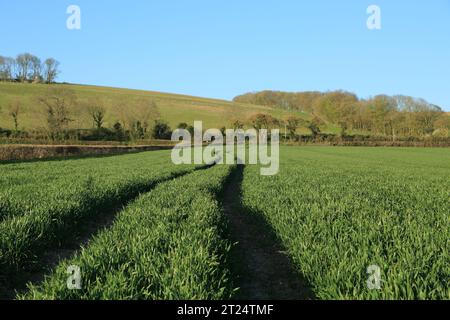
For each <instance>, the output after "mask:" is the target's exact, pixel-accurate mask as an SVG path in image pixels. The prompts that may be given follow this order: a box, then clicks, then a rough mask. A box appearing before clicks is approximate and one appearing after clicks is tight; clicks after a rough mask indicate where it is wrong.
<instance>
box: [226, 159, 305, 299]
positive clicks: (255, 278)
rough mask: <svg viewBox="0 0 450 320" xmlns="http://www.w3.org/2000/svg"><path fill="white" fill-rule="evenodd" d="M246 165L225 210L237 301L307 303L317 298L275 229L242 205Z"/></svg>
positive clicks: (230, 188)
mask: <svg viewBox="0 0 450 320" xmlns="http://www.w3.org/2000/svg"><path fill="white" fill-rule="evenodd" d="M243 174H244V166H238V167H237V169H236V170H235V171H234V172H233V173H232V175H231V176H230V178H229V181H228V183H227V186H226V187H225V190H224V194H223V207H224V211H225V214H226V216H227V217H228V219H229V227H228V228H229V234H230V238H231V240H232V241H233V243H235V245H234V247H233V248H232V251H231V261H230V264H231V266H230V267H231V271H232V273H233V277H234V282H235V286H238V287H239V291H238V293H237V296H236V299H245V300H247V299H250V300H267V299H274V300H304V299H314V295H313V293H312V291H311V289H310V285H309V284H308V282H307V281H306V280H305V279H304V278H303V277H302V276H301V275H300V274H299V273H298V272H297V271H296V270H295V269H294V268H293V266H292V263H291V261H290V258H289V257H288V256H287V255H286V253H285V251H284V249H283V247H282V245H281V244H280V242H279V240H278V239H277V237H276V235H275V233H274V230H273V229H272V227H271V226H270V225H268V224H267V222H266V221H265V219H264V218H263V216H262V215H261V214H260V213H257V212H251V211H250V210H248V209H247V208H245V207H244V206H243V205H242V203H241V197H242V196H241V195H242V187H241V185H242V179H243Z"/></svg>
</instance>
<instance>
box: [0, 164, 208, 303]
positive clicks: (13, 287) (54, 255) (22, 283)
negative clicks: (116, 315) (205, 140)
mask: <svg viewBox="0 0 450 320" xmlns="http://www.w3.org/2000/svg"><path fill="white" fill-rule="evenodd" d="M213 166H214V164H213V165H205V166H202V167H198V168H196V169H194V170H193V171H187V172H181V173H175V174H173V175H172V176H171V177H169V178H166V179H162V180H160V181H158V182H156V183H152V184H149V185H148V187H147V188H146V189H145V190H141V192H140V193H139V194H136V195H133V196H132V197H130V198H129V199H127V200H126V201H124V202H123V203H120V204H116V205H114V206H113V207H110V208H106V209H105V210H104V211H103V212H99V213H98V214H95V215H92V216H89V217H88V218H85V219H83V220H82V221H81V222H79V225H78V230H77V232H76V233H75V234H69V235H68V237H67V238H66V239H64V241H62V242H61V243H57V244H55V245H54V246H52V247H49V248H48V249H47V250H46V252H45V253H44V254H43V255H40V256H39V257H37V258H38V264H37V266H38V267H37V268H35V269H33V270H21V271H18V276H17V277H15V278H14V279H9V280H7V279H6V278H5V277H0V300H12V299H14V298H15V297H16V294H17V293H20V292H24V291H26V286H27V284H28V283H33V284H39V283H41V282H42V281H43V280H44V278H45V276H46V275H48V274H50V273H51V272H52V270H53V269H55V268H56V267H57V266H58V265H59V263H60V262H61V261H62V260H65V259H69V258H71V257H73V256H74V255H75V254H76V253H77V252H78V251H79V250H80V249H81V248H82V247H86V246H88V245H89V242H90V241H91V239H92V238H93V237H94V236H95V235H97V234H99V233H100V232H103V231H105V230H107V229H108V228H109V227H111V226H112V225H113V223H114V221H115V219H116V217H117V215H118V214H119V213H120V212H121V211H122V210H123V209H124V208H125V207H126V206H127V205H128V204H130V203H132V202H133V201H135V200H136V199H137V198H138V197H139V196H140V195H141V194H144V193H148V192H150V191H152V190H153V189H154V188H156V187H157V186H158V185H160V184H162V183H165V182H168V181H172V180H175V179H178V178H181V177H183V176H186V175H189V174H192V173H193V172H195V171H200V170H207V169H209V168H211V167H213Z"/></svg>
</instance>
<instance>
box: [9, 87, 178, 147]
mask: <svg viewBox="0 0 450 320" xmlns="http://www.w3.org/2000/svg"><path fill="white" fill-rule="evenodd" d="M35 103H36V104H37V105H38V106H40V109H39V110H41V112H42V116H44V117H45V123H46V127H45V128H43V130H40V131H41V133H45V135H46V136H47V137H48V138H50V139H53V140H64V139H68V138H73V137H74V135H77V137H78V138H81V139H82V140H139V139H144V138H152V137H154V138H158V139H159V138H161V137H164V138H167V136H168V131H170V128H169V127H168V125H167V124H166V123H164V122H163V121H161V120H160V114H159V110H158V106H157V105H156V104H155V103H154V102H153V101H152V100H150V99H146V98H136V99H128V100H127V101H123V100H120V99H119V100H118V101H117V102H116V103H117V106H116V108H117V109H118V110H120V111H121V112H120V114H119V115H114V116H116V117H117V118H118V119H117V120H115V121H114V122H111V123H110V124H109V126H107V125H106V118H107V116H108V111H107V110H108V109H107V108H106V103H107V101H106V100H105V99H103V98H100V97H90V98H87V99H84V100H81V101H80V100H79V99H78V98H77V96H76V94H75V93H74V92H73V91H72V90H70V89H68V88H64V87H58V86H55V87H49V88H48V89H47V90H46V91H45V93H43V94H42V95H40V96H38V97H37V98H36V101H35ZM2 109H3V110H2ZM5 112H6V114H7V115H8V116H9V117H10V119H11V121H13V123H14V129H15V131H14V132H12V134H13V135H14V136H27V135H28V134H29V133H27V132H24V131H20V121H21V119H22V117H23V116H25V109H24V108H23V103H22V101H21V100H20V99H17V100H14V101H13V102H11V103H9V104H8V105H7V106H3V108H2V106H0V113H3V114H4V113H5ZM86 117H88V118H89V119H90V120H91V121H92V128H91V129H72V128H71V127H72V126H70V124H71V123H73V122H75V121H77V118H83V119H86ZM155 130H156V131H155ZM168 137H169V138H170V135H169V136H168Z"/></svg>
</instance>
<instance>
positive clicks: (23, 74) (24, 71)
mask: <svg viewBox="0 0 450 320" xmlns="http://www.w3.org/2000/svg"><path fill="white" fill-rule="evenodd" d="M33 59H34V56H33V55H31V54H29V53H23V54H19V55H18V56H17V58H16V63H17V78H18V79H19V80H20V81H22V82H24V81H26V80H28V77H29V74H30V70H31V69H32V68H33V64H32V61H33Z"/></svg>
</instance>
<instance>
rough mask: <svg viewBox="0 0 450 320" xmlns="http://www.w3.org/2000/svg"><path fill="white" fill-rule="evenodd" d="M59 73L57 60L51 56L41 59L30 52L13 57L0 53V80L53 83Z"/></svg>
mask: <svg viewBox="0 0 450 320" xmlns="http://www.w3.org/2000/svg"><path fill="white" fill-rule="evenodd" d="M59 73H60V70H59V62H58V61H57V60H55V59H53V58H47V59H45V60H43V61H42V60H41V59H40V58H38V57H37V56H35V55H32V54H30V53H23V54H19V55H18V56H17V57H15V58H11V57H3V56H1V55H0V81H15V82H34V83H53V82H55V80H56V78H57V77H58V74H59Z"/></svg>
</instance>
